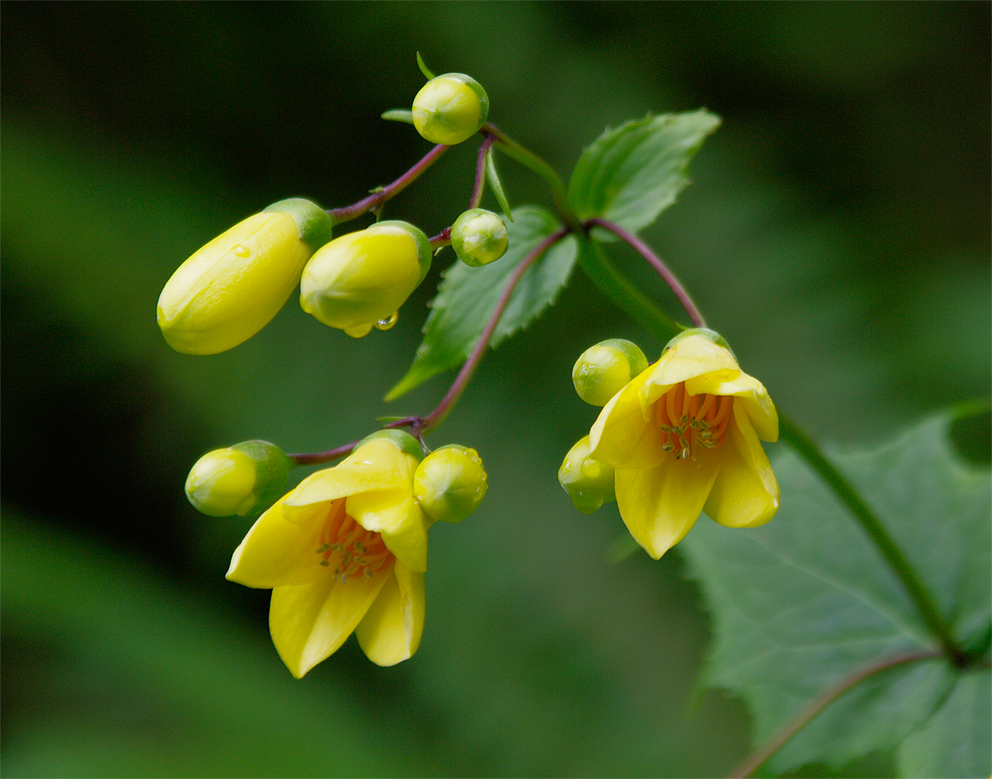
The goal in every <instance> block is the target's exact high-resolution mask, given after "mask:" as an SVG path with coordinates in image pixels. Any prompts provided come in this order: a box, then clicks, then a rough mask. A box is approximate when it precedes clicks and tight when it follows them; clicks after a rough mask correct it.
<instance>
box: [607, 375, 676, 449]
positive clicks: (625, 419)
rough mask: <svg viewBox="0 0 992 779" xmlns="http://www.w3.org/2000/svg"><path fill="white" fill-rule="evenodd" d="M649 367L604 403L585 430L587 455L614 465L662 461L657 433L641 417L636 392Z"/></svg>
mask: <svg viewBox="0 0 992 779" xmlns="http://www.w3.org/2000/svg"><path fill="white" fill-rule="evenodd" d="M650 372H651V369H650V368H648V369H647V370H646V371H644V373H642V374H641V375H640V376H638V377H637V378H636V379H634V380H633V381H632V382H630V384H628V385H627V386H626V387H625V388H624V389H623V390H622V391H621V392H619V393H617V394H616V395H614V396H613V397H612V398H611V399H610V402H609V403H607V404H606V406H605V407H604V408H603V410H602V411H601V412H599V417H598V418H597V419H596V422H595V424H593V426H592V429H591V430H590V431H589V456H590V457H592V458H594V459H596V460H599V461H600V462H603V463H606V464H607V465H610V466H612V467H614V468H654V467H655V466H657V465H660V464H661V463H662V462H664V461H665V455H666V453H665V452H664V450H662V448H661V446H662V441H661V435H660V433H659V431H658V428H657V427H656V426H655V424H654V422H653V420H645V418H644V413H643V412H642V410H641V402H640V399H639V393H640V391H641V387H642V386H643V385H644V382H645V381H646V380H647V378H648V376H649V374H650Z"/></svg>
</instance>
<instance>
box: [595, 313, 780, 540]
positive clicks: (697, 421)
mask: <svg viewBox="0 0 992 779" xmlns="http://www.w3.org/2000/svg"><path fill="white" fill-rule="evenodd" d="M759 438H760V439H762V440H765V441H775V440H776V439H777V438H778V414H777V413H776V411H775V406H774V405H773V404H772V401H771V399H770V398H769V397H768V392H767V391H766V390H765V388H764V386H763V385H762V384H761V382H759V381H758V380H757V379H754V378H752V377H751V376H748V375H747V374H746V373H743V372H742V371H741V369H740V366H739V365H738V364H737V360H736V359H735V358H734V355H733V353H731V351H730V349H729V348H727V347H726V346H725V345H724V342H723V339H722V338H720V336H718V335H717V334H716V333H714V332H712V331H710V330H701V329H697V330H687V331H685V332H684V333H682V334H681V335H679V336H677V337H676V338H674V339H673V340H672V341H671V342H670V343H669V344H668V346H667V347H666V348H665V350H664V352H663V353H662V355H661V359H659V360H658V362H656V363H655V364H654V365H652V366H650V367H648V369H647V370H645V371H644V372H643V373H641V374H640V375H639V376H638V377H637V378H635V379H634V380H633V381H631V382H630V384H628V385H627V386H626V387H625V388H624V389H623V390H621V391H620V392H618V393H617V394H616V395H615V396H614V397H613V398H612V399H611V400H610V402H609V403H608V404H607V405H606V406H605V407H604V408H603V410H602V412H600V415H599V418H598V419H597V420H596V423H595V424H594V425H593V427H592V430H591V431H590V433H589V441H590V447H591V448H590V452H589V455H590V456H591V457H594V458H596V459H597V460H600V461H601V462H604V463H607V464H608V465H612V466H613V467H614V468H615V469H616V494H617V505H618V507H619V509H620V515H621V516H622V517H623V520H624V522H625V523H626V525H627V528H628V529H629V530H630V533H631V535H632V536H633V537H634V539H635V540H636V541H637V542H638V543H639V544H640V545H641V546H643V547H644V549H645V550H646V551H647V552H648V554H650V555H651V556H652V557H653V558H654V559H656V560H657V559H658V558H659V557H661V556H662V555H663V554H664V553H665V552H667V551H668V550H669V549H670V548H671V547H673V546H674V545H675V544H677V543H678V542H679V541H681V540H682V538H684V537H685V534H686V533H688V532H689V530H690V529H691V528H692V526H693V524H694V523H695V522H696V519H697V518H698V517H699V514H700V512H701V511H705V512H706V514H707V515H708V516H710V517H711V518H712V519H714V520H716V521H717V522H719V523H720V524H721V525H726V526H728V527H756V526H758V525H762V524H764V523H765V522H767V521H768V520H769V519H771V518H772V517H773V516H774V515H775V512H776V511H777V510H778V505H779V488H778V482H777V481H776V480H775V474H774V473H772V469H771V465H769V463H768V457H767V456H766V455H765V452H764V450H763V449H762V447H761V443H760V442H759V441H758V439H759Z"/></svg>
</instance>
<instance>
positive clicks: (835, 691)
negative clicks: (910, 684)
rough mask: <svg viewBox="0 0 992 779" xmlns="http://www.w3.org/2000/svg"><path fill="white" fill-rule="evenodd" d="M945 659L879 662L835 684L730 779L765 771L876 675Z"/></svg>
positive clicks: (913, 656) (917, 656) (907, 657)
mask: <svg viewBox="0 0 992 779" xmlns="http://www.w3.org/2000/svg"><path fill="white" fill-rule="evenodd" d="M941 657H942V655H941V654H940V653H938V652H923V651H921V652H910V653H908V654H904V655H897V656H896V657H887V658H884V659H882V660H878V661H876V662H874V663H872V664H871V665H870V666H868V667H867V668H863V669H861V670H860V671H856V672H855V673H853V674H851V675H850V676H848V677H847V678H846V679H842V680H841V681H840V683H838V684H835V685H834V686H833V687H831V688H830V689H829V690H826V691H825V692H823V693H822V694H821V695H819V696H817V697H816V698H814V699H813V700H812V701H810V703H809V705H808V706H807V707H806V708H805V709H803V710H802V711H801V712H799V714H797V715H796V717H795V718H794V719H793V720H792V721H791V722H789V723H788V724H786V725H785V727H783V728H782V729H781V730H780V731H779V732H778V733H776V734H775V735H774V736H773V737H772V738H771V740H769V741H768V742H767V743H766V744H764V745H763V746H762V747H761V748H760V749H758V750H756V751H755V752H752V753H751V754H750V755H748V756H747V757H746V758H745V759H744V761H743V762H742V763H741V764H740V765H738V766H737V767H736V768H735V769H734V770H733V771H732V772H731V774H730V776H731V777H732V779H744V777H747V776H750V775H751V774H752V773H754V772H755V771H756V770H758V768H760V767H761V764H762V763H764V762H765V761H766V760H767V759H768V758H770V757H771V756H772V755H774V754H775V753H776V752H778V750H780V749H781V748H782V747H783V746H785V744H786V743H787V742H788V741H789V739H791V738H792V737H793V736H795V735H796V733H798V732H799V731H800V730H802V729H803V728H804V727H805V726H806V725H808V724H809V722H810V720H812V719H813V717H815V716H816V715H817V714H819V713H820V712H821V711H823V710H824V709H825V708H826V707H827V706H828V705H830V704H831V703H833V702H834V701H835V700H837V699H838V698H839V697H840V696H841V695H843V694H844V693H845V692H847V691H848V690H850V689H851V688H852V687H855V686H857V685H858V684H860V683H861V682H863V681H864V680H865V679H868V678H869V677H871V676H874V675H875V674H879V673H882V672H883V671H888V670H889V669H891V668H897V667H899V666H901V665H908V664H909V663H918V662H922V661H924V660H937V659H939V658H941Z"/></svg>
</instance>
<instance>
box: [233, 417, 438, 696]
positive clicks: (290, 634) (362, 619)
mask: <svg viewBox="0 0 992 779" xmlns="http://www.w3.org/2000/svg"><path fill="white" fill-rule="evenodd" d="M411 442H412V444H413V446H412V447H411V446H409V443H411ZM414 447H415V448H414ZM418 455H420V452H419V446H418V445H417V444H416V442H415V441H414V440H413V438H411V437H410V436H408V435H406V434H405V433H399V432H397V431H390V432H387V433H385V434H377V435H375V436H371V437H370V438H368V439H366V440H365V442H364V443H362V444H360V445H359V446H358V448H356V449H355V451H354V452H353V453H352V454H351V456H349V457H348V458H347V459H345V460H342V461H341V463H340V464H339V465H337V466H335V467H333V468H328V469H326V470H322V471H319V472H317V473H315V474H313V475H311V476H310V477H308V478H307V479H304V480H303V481H302V482H300V484H299V485H298V486H297V487H296V489H294V490H292V491H291V492H290V493H289V494H287V495H285V496H283V497H282V499H280V500H279V502H278V503H276V504H275V505H274V506H273V507H272V508H270V509H269V510H268V511H266V512H265V513H264V514H263V515H262V516H261V517H259V519H258V521H257V522H256V523H255V525H254V526H253V527H252V529H251V530H250V531H248V535H247V536H245V539H244V541H242V542H241V546H239V547H238V548H237V550H236V551H235V552H234V556H233V557H232V558H231V567H230V570H229V571H228V572H227V578H228V579H229V580H231V581H234V582H238V583H239V584H244V585H246V586H248V587H258V588H264V589H268V588H272V600H271V603H270V606H269V630H270V632H271V634H272V641H273V643H274V644H275V647H276V650H277V651H278V652H279V656H280V657H281V658H282V660H283V662H284V663H285V664H286V667H287V668H289V670H290V672H291V673H292V674H293V676H295V677H296V678H298V679H299V678H301V677H302V676H303V675H304V674H305V673H306V672H307V671H309V670H310V669H311V668H313V667H314V666H315V665H317V663H319V662H321V661H323V660H325V659H327V658H328V657H329V656H330V655H331V654H333V653H334V652H335V651H336V650H337V649H338V647H340V646H341V644H343V643H344V641H345V639H347V638H348V636H350V635H351V633H352V632H354V633H356V634H357V636H358V642H359V644H360V645H361V647H362V650H363V651H364V652H365V654H366V655H367V656H368V658H369V659H370V660H371V661H372V662H374V663H376V664H378V665H395V664H396V663H398V662H400V661H402V660H406V659H408V658H410V657H411V656H412V655H413V653H414V652H416V651H417V646H418V645H419V644H420V636H421V633H422V632H423V627H424V571H425V570H427V529H428V527H429V526H430V524H431V521H430V519H428V518H427V517H426V515H425V514H424V512H423V510H422V509H421V508H420V506H419V504H418V503H417V501H416V500H415V499H414V496H413V474H414V472H415V470H416V468H417V465H418V463H419V461H420V457H419V456H418Z"/></svg>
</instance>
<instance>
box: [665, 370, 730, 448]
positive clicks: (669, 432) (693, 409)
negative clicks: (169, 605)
mask: <svg viewBox="0 0 992 779" xmlns="http://www.w3.org/2000/svg"><path fill="white" fill-rule="evenodd" d="M733 405H734V399H733V397H731V396H728V395H690V394H689V393H688V392H686V390H685V382H681V383H679V384H676V385H675V386H674V387H672V388H671V389H670V390H669V391H668V392H666V393H665V394H664V395H662V396H661V397H660V398H659V399H658V402H657V403H655V419H656V421H657V424H658V429H659V430H661V442H662V446H661V448H662V449H664V450H665V451H666V452H674V454H675V459H676V460H695V459H696V457H697V455H698V454H699V451H700V448H702V449H715V448H716V447H717V446H719V445H720V443H721V442H722V441H723V439H724V436H725V435H726V433H727V425H728V424H729V422H730V409H731V407H732V406H733Z"/></svg>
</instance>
